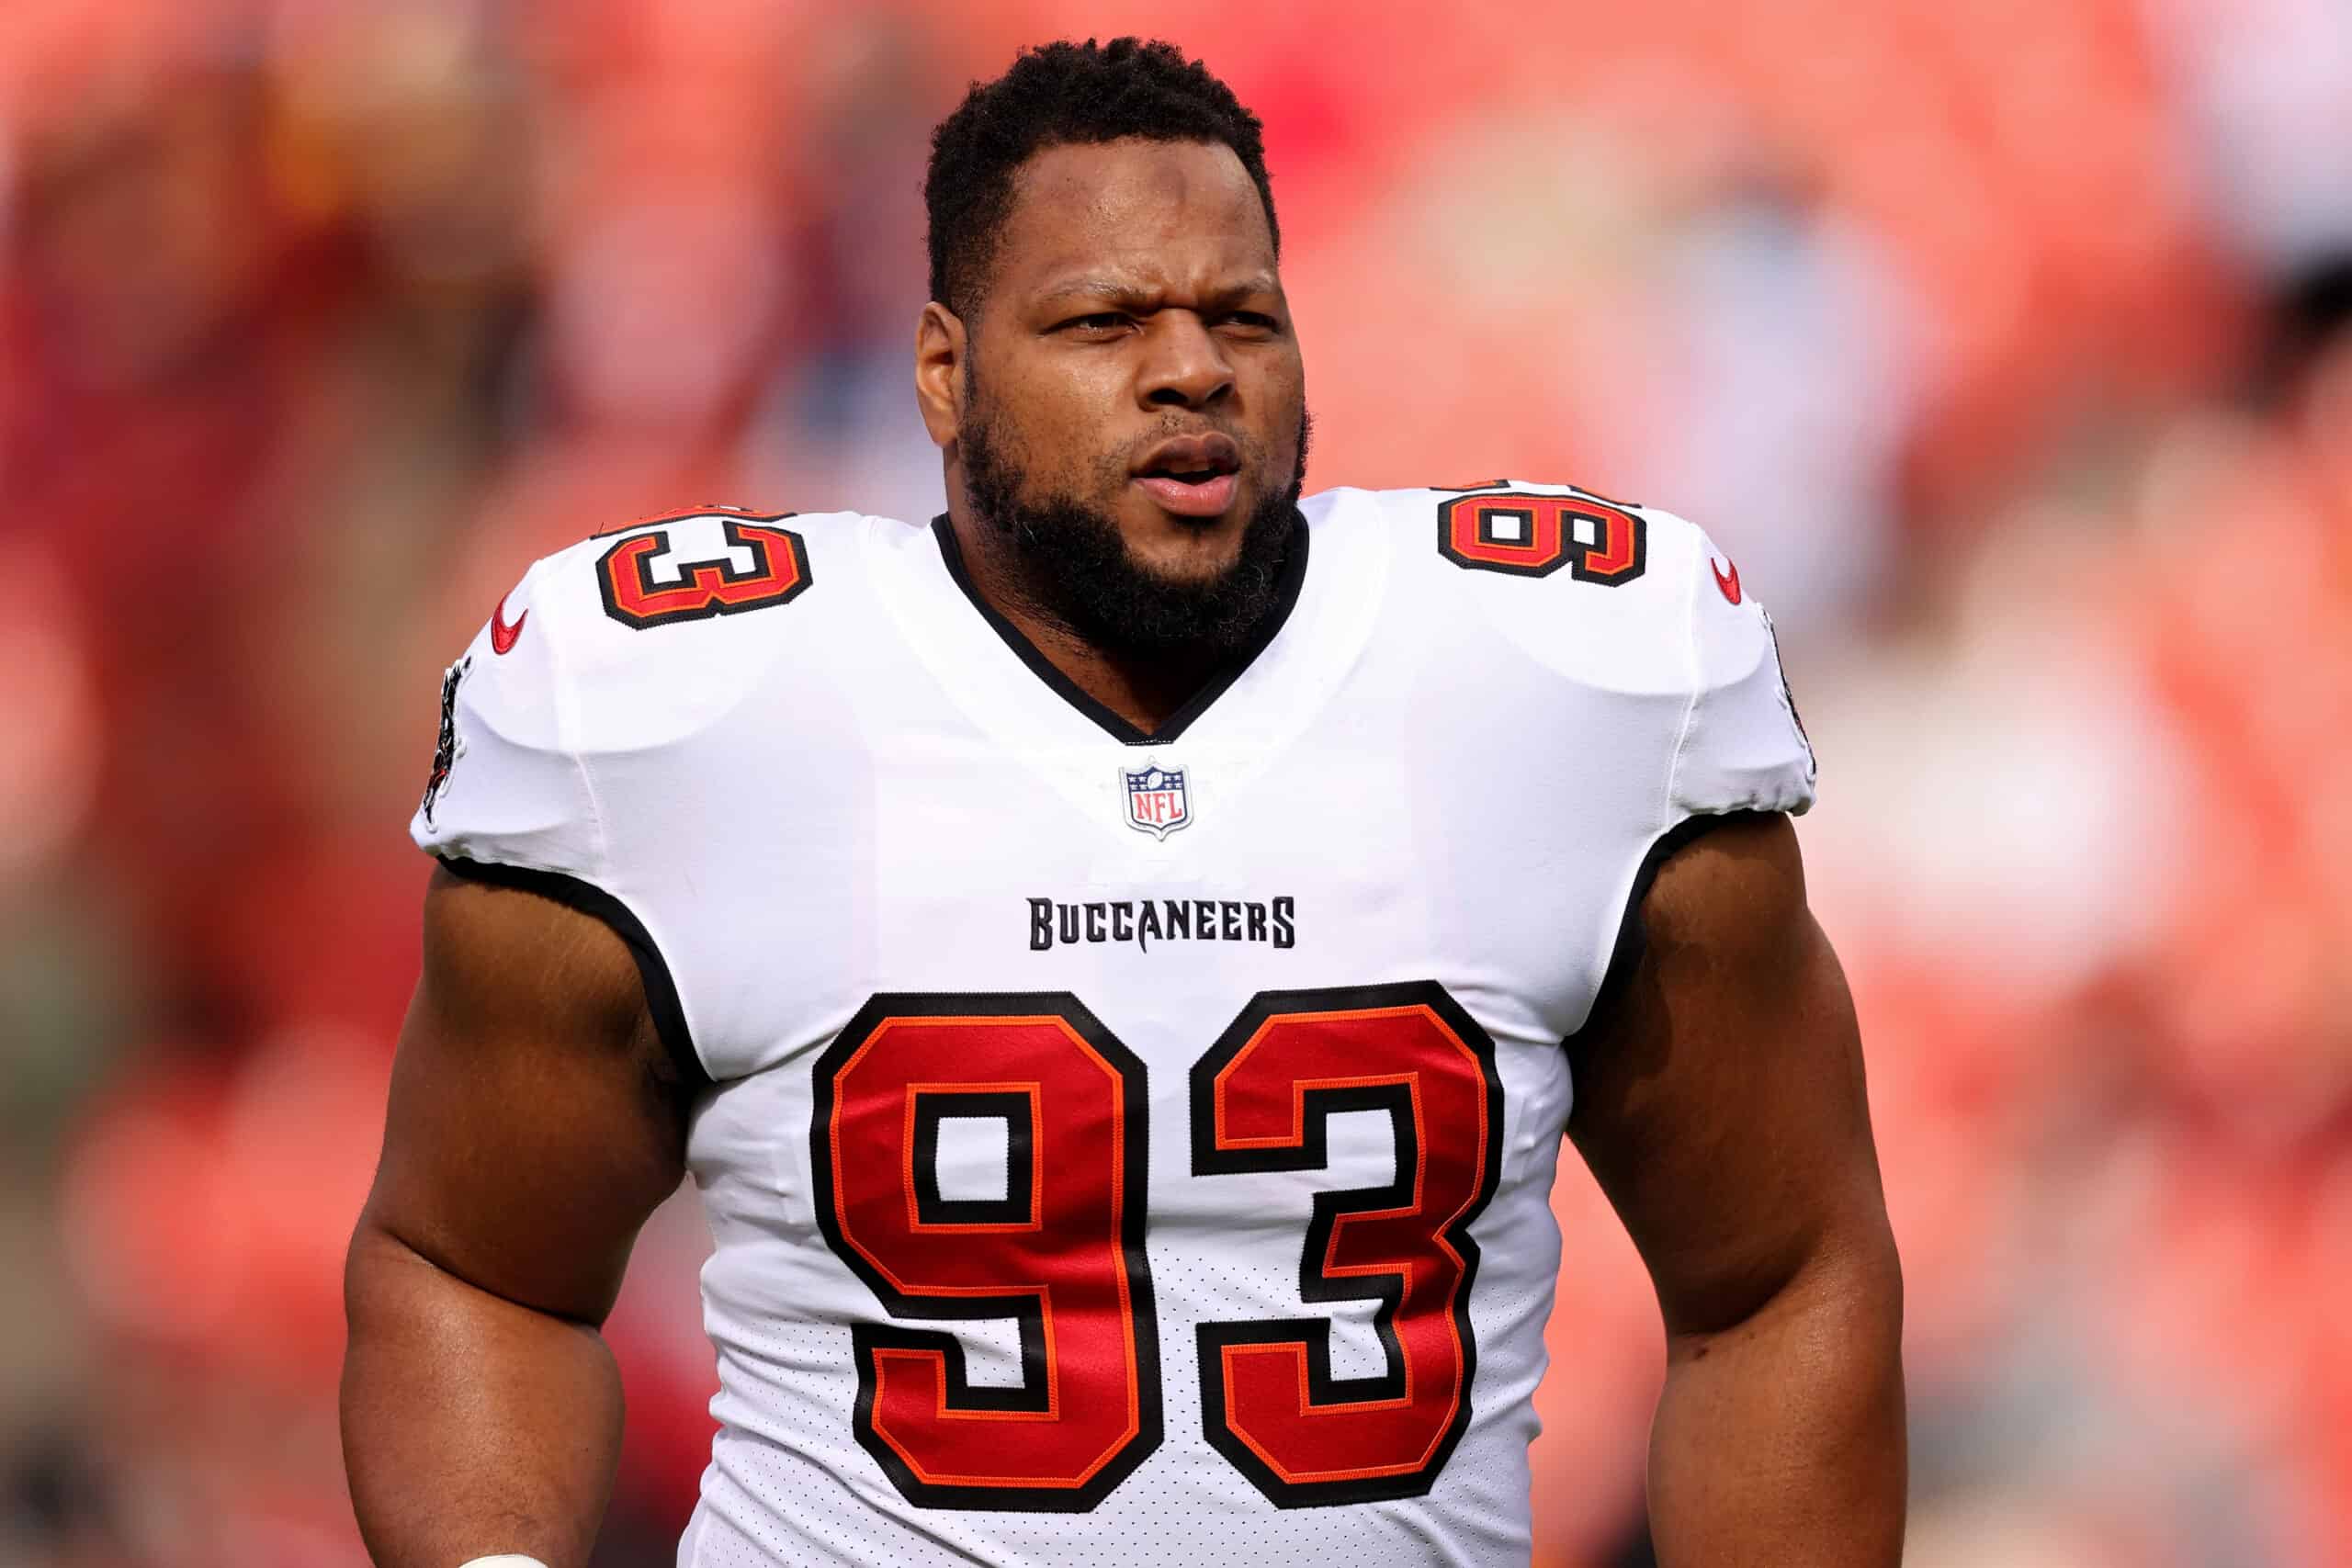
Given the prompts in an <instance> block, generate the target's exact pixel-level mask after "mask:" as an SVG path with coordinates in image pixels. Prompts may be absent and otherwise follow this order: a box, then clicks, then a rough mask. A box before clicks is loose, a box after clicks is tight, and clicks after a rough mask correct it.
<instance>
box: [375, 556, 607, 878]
mask: <svg viewBox="0 0 2352 1568" xmlns="http://www.w3.org/2000/svg"><path fill="white" fill-rule="evenodd" d="M546 568H547V563H546V562H541V563H539V564H538V565H537V566H534V567H533V568H532V569H531V570H530V571H529V572H528V573H527V574H526V575H525V577H524V579H523V581H522V583H521V584H520V585H518V586H517V587H516V588H515V591H514V592H511V593H509V594H508V595H507V596H506V598H505V599H504V600H503V601H502V602H501V604H500V605H499V608H498V611H497V613H496V615H494V616H493V617H492V621H491V623H490V624H489V625H487V626H484V627H483V628H482V629H481V631H480V632H479V633H477V634H476V635H475V637H474V639H473V642H472V643H471V644H470V645H469V647H468V648H467V649H466V651H465V652H464V653H463V654H462V655H461V656H460V657H459V658H458V661H457V662H456V663H455V664H453V665H451V666H450V667H449V669H448V671H447V673H445V674H444V675H443V677H442V684H441V728H440V734H439V737H438V739H437V741H436V744H435V748H434V757H433V769H432V773H431V774H430V775H429V777H428V778H427V780H426V784H425V790H424V799H423V800H422V801H420V802H419V803H418V806H417V809H416V815H415V816H414V817H413V818H411V819H410V821H409V836H410V837H411V838H412V839H413V840H415V841H416V844H417V847H418V848H419V849H422V850H424V851H425V852H427V853H429V854H432V855H434V856H435V857H437V858H439V859H440V860H442V861H444V862H458V863H464V864H463V865H459V866H458V867H457V868H456V869H458V870H461V871H462V870H464V869H465V868H466V866H469V865H470V866H503V867H507V868H510V869H513V870H516V871H527V872H543V873H552V874H557V875H561V876H567V877H572V878H577V879H579V880H581V881H582V882H586V883H588V884H591V885H593V886H601V885H602V884H603V882H604V880H605V869H606V868H605V853H604V845H603V835H602V833H601V831H600V829H599V827H598V824H597V820H596V809H595V802H594V796H593V795H592V794H591V793H590V790H589V785H588V779H587V773H586V771H585V769H584V768H583V767H582V762H581V759H580V756H579V753H578V751H577V750H576V749H575V747H574V746H573V744H572V743H571V740H570V739H569V733H570V728H571V722H570V718H571V716H570V715H569V714H568V713H567V712H566V702H567V694H566V693H565V691H564V690H563V688H562V685H561V682H560V671H559V670H558V668H557V657H558V649H557V648H556V642H557V638H556V637H553V636H551V635H549V628H547V627H544V626H529V624H528V623H529V620H530V618H531V615H532V605H531V598H532V590H533V588H534V586H535V585H536V583H537V581H538V580H539V579H540V578H541V576H542V575H543V573H544V572H545V570H546ZM540 618H541V619H542V620H544V619H545V618H546V615H545V612H544V610H543V611H542V612H541V615H540ZM525 632H537V633H538V634H539V635H537V636H536V637H533V636H527V635H524V633H525ZM502 645H503V651H502Z"/></svg>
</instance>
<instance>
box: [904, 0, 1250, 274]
mask: <svg viewBox="0 0 2352 1568" xmlns="http://www.w3.org/2000/svg"><path fill="white" fill-rule="evenodd" d="M1126 137H1141V138H1143V139H1144V140H1146V141H1208V142H1217V143H1221V144H1223V145H1225V146H1227V147H1230V148H1232V149H1233V152H1234V155H1235V156H1236V157H1238V158H1239V159H1240V160H1241V166H1242V167H1243V168H1244V169H1247V170H1248V171H1249V172H1250V181H1251V182H1252V183H1253V184H1255V185H1256V186H1257V187H1258V199H1259V200H1260V201H1261V202H1263V203H1264V204H1265V208H1266V231H1267V233H1268V234H1269V235H1271V236H1272V239H1273V245H1274V254H1276V255H1277V256H1279V255H1280V254H1282V230H1281V229H1280V227H1279V226H1278V225H1277V224H1276V223H1275V221H1274V193H1273V188H1272V186H1271V185H1270V184H1269V183H1268V181H1267V178H1266V148H1265V142H1264V141H1263V140H1262V138H1261V127H1260V125H1259V123H1258V117H1257V116H1256V115H1254V114H1251V113H1250V111H1249V110H1248V109H1246V108H1244V107H1242V106H1241V100H1240V99H1238V98H1237V97H1235V96H1233V89H1232V88H1230V87H1228V86H1227V85H1225V84H1224V83H1223V82H1221V81H1219V80H1217V78H1216V74H1215V73H1212V72H1211V71H1210V70H1209V68H1208V67H1207V66H1206V65H1204V64H1203V63H1202V62H1199V61H1197V60H1191V61H1188V60H1186V59H1185V58H1184V54H1183V51H1182V50H1179V49H1178V48H1177V47H1176V46H1175V45H1174V44H1172V43H1165V42H1160V41H1158V40H1153V41H1150V42H1147V41H1145V40H1144V39H1135V38H1120V39H1112V40H1111V41H1110V42H1109V43H1107V44H1097V43H1096V42H1095V41H1094V40H1093V39H1087V40H1086V41H1085V42H1084V43H1070V42H1068V41H1063V42H1059V43H1049V44H1046V45H1044V46H1042V47H1040V48H1035V49H1024V50H1023V51H1021V53H1020V55H1019V56H1018V57H1017V58H1016V59H1015V60H1014V61H1013V62H1012V67H1011V69H1009V70H1007V71H1006V72H1005V73H1004V74H1003V75H1001V76H1000V77H998V78H997V79H996V80H995V81H993V82H975V83H973V84H972V87H971V90H970V91H969V92H967V93H966V94H965V95H964V101H963V103H962V104H960V105H958V106H957V107H956V112H955V113H953V114H951V115H949V116H948V117H947V118H945V119H943V120H941V121H940V122H939V126H938V129H937V130H933V132H932V133H931V172H930V174H929V175H927V176H926V177H925V179H924V181H923V192H922V196H923V208H924V210H925V211H926V212H927V214H928V215H929V217H930V220H931V297H932V298H933V299H936V300H938V301H939V302H940V303H941V304H943V305H944V306H946V307H947V308H948V309H949V310H953V311H955V312H956V314H957V315H959V316H962V317H964V318H965V319H967V321H968V320H969V319H970V318H971V315H972V313H973V311H974V310H977V309H978V305H979V303H980V299H981V297H982V296H983V294H984V293H985V291H986V290H985V285H986V282H987V279H988V274H989V265H990V264H991V263H992V262H993V261H994V260H995V254H996V246H997V240H998V237H999V234H1000V233H1001V231H1002V229H1003V227H1004V220H1005V219H1006V217H1007V216H1008V215H1010V213H1011V212H1012V180H1013V175H1015V173H1017V172H1018V171H1019V169H1020V167H1021V165H1022V164H1024V163H1027V162H1028V161H1029V159H1030V158H1032V157H1034V156H1035V155H1036V154H1037V153H1039V152H1044V151H1045V150H1046V148H1049V147H1060V146H1065V145H1069V144H1071V143H1079V144H1085V143H1091V142H1098V141H1120V140H1122V139H1124V138H1126Z"/></svg>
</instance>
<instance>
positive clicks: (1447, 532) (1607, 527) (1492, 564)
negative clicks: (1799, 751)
mask: <svg viewBox="0 0 2352 1568" xmlns="http://www.w3.org/2000/svg"><path fill="white" fill-rule="evenodd" d="M1302 509H1303V510H1304V511H1305V512H1306V515H1307V520H1308V523H1309V525H1310V526H1311V527H1313V528H1314V529H1315V530H1316V532H1317V536H1318V537H1317V543H1318V545H1320V544H1322V543H1323V542H1324V539H1325V538H1327V537H1328V539H1329V544H1330V547H1333V548H1336V549H1346V548H1349V547H1351V546H1350V543H1349V540H1350V537H1351V536H1361V534H1362V532H1363V531H1366V530H1377V531H1378V532H1379V533H1380V534H1381V535H1382V536H1384V539H1383V542H1384V545H1385V549H1386V551H1387V553H1388V554H1389V556H1390V558H1391V559H1392V560H1393V561H1394V562H1395V566H1394V568H1393V570H1392V574H1391V581H1392V597H1394V598H1395V599H1396V600H1397V604H1398V606H1399V608H1400V609H1401V610H1402V612H1403V613H1405V614H1406V615H1416V614H1421V613H1427V614H1429V615H1431V616H1432V618H1433V620H1434V619H1437V618H1443V617H1446V616H1458V617H1460V618H1461V619H1462V620H1463V621H1465V622H1467V623H1470V624H1474V625H1476V626H1481V627H1483V628H1485V629H1486V630H1487V631H1489V632H1491V633H1493V634H1496V635H1498V636H1500V637H1502V638H1504V639H1505V640H1506V641H1507V642H1508V643H1509V644H1510V645H1512V646H1513V647H1515V648H1517V649H1519V650H1520V651H1521V652H1522V653H1524V654H1525V655H1527V656H1529V657H1530V658H1532V660H1533V661H1534V662H1535V663H1536V664H1538V665H1540V666H1543V667H1545V668H1547V669H1549V670H1551V671H1553V672H1554V673H1555V674H1558V675H1563V676H1566V677H1568V678H1570V679H1572V680H1574V681H1577V682H1579V683H1584V684H1590V685H1599V686H1604V687H1611V688H1616V689H1623V690H1628V691H1634V692H1643V693H1647V692H1655V691H1659V690H1670V689H1675V688H1679V687H1682V686H1686V685H1687V684H1688V683H1689V682H1690V681H1691V615H1692V613H1693V610H1694V600H1695V593H1696V590H1697V589H1698V588H1699V587H1701V586H1703V585H1704V584H1705V583H1706V581H1708V580H1709V579H1710V575H1711V571H1710V569H1711V565H1713V563H1716V562H1721V563H1722V565H1721V566H1719V567H1716V568H1715V570H1713V574H1712V575H1713V581H1714V582H1715V583H1716V584H1717V591H1718V592H1724V593H1725V594H1726V595H1735V594H1736V593H1737V592H1738V588H1737V581H1736V569H1733V568H1731V567H1730V566H1729V564H1728V558H1724V557H1722V556H1720V554H1719V553H1718V552H1716V551H1715V549H1714V547H1713V545H1712V544H1710V543H1709V541H1708V539H1707V536H1706V535H1705V534H1704V533H1703V532H1702V530H1701V529H1700V528H1699V527H1698V526H1697V525H1695V524H1692V523H1691V522H1690V521H1688V520H1686V519H1684V518H1682V517H1679V516H1678V515H1676V514H1675V513H1671V512H1668V511H1665V510H1663V509H1661V508H1658V507H1656V506H1648V505H1643V504H1639V503H1636V502H1627V501H1622V500H1618V499H1615V498H1613V497H1611V496H1607V495H1603V494H1601V493H1600V492H1599V491H1593V490H1589V489H1587V488H1585V487H1583V486H1581V485H1576V484H1569V483H1558V482H1544V481H1537V480H1526V479H1495V480H1491V481H1488V482H1486V483H1482V484H1470V485H1427V486H1419V487H1410V488H1397V489H1388V490H1331V491H1323V492H1321V493H1319V494H1317V495H1315V496H1311V497H1308V498H1307V499H1306V501H1305V502H1302ZM1726 571H1728V572H1730V573H1731V576H1730V577H1729V578H1728V579H1726V578H1725V576H1724V573H1725V572H1726ZM1726 581H1728V583H1729V584H1730V585H1729V586H1728V587H1724V584H1725V583H1726ZM1731 602H1732V603H1735V604H1736V602H1737V601H1736V598H1735V599H1733V600H1732V601H1731Z"/></svg>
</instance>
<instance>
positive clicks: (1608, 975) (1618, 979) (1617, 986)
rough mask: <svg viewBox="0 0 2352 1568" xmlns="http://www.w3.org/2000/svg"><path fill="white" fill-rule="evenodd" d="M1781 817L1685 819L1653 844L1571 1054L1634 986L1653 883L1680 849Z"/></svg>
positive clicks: (1726, 814)
mask: <svg viewBox="0 0 2352 1568" xmlns="http://www.w3.org/2000/svg"><path fill="white" fill-rule="evenodd" d="M1778 815H1781V814H1780V813H1778V812H1770V811H1709V812H1701V813H1700V814H1698V815H1696V816H1692V817H1686V818H1683V819H1682V820H1681V821H1679V822H1677V823H1676V824H1675V825H1674V826H1673V827H1671V828H1668V829H1667V830H1666V831H1664V832H1663V833H1660V834H1659V835H1658V836H1657V838H1655V839H1653V840H1650V847H1649V849H1648V850H1647V851H1646V852H1645V853H1644V854H1643V856H1642V863H1641V864H1640V866H1639V867H1637V868H1636V869H1635V870H1634V886H1632V887H1631V888H1630V889H1628V890H1627V891H1626V894H1625V912H1624V913H1623V915H1621V916H1619V917H1618V920H1617V942H1616V945H1615V946H1614V947H1612V948H1611V949H1610V953H1609V966H1608V967H1607V968H1605V969H1603V970H1602V971H1601V972H1600V987H1598V988H1597V989H1596V990H1595V991H1594V992H1593V996H1592V1006H1591V1007H1589V1008H1588V1009H1586V1010H1585V1015H1584V1022H1583V1023H1582V1024H1581V1025H1580V1026H1579V1027H1578V1028H1577V1032H1575V1033H1574V1034H1571V1035H1569V1036H1568V1037H1567V1038H1566V1039H1565V1040H1563V1041H1561V1042H1560V1044H1561V1046H1562V1047H1563V1048H1564V1049H1566V1051H1567V1052H1568V1053H1569V1055H1571V1056H1573V1055H1576V1054H1577V1052H1578V1051H1580V1050H1581V1049H1582V1047H1583V1042H1584V1040H1585V1038H1586V1036H1588V1035H1589V1034H1591V1033H1593V1032H1596V1031H1597V1030H1599V1029H1600V1027H1601V1026H1602V1024H1603V1022H1604V1021H1605V1020H1606V1019H1607V1017H1608V1015H1609V1014H1610V1013H1611V1012H1612V1011H1614V1010H1615V1009H1616V1003H1617V999H1618V998H1620V997H1621V996H1623V994H1624V990H1625V987H1628V986H1630V985H1632V984H1633V983H1634V970H1635V969H1637V968H1639V967H1640V966H1641V962H1642V954H1643V953H1644V952H1645V951H1646V950H1647V948H1648V947H1649V930H1648V927H1647V926H1645V924H1644V923H1643V920H1642V902H1643V900H1644V899H1645V898H1647V897H1649V896H1650V885H1651V884H1652V883H1654V882H1656V881H1657V873H1658V868H1659V867H1660V866H1662V865H1664V864H1665V863H1667V860H1668V858H1669V857H1670V856H1672V855H1673V853H1674V852H1676V851H1677V850H1679V849H1682V848H1684V847H1686V846H1687V845H1689V844H1691V843H1692V842H1693V841H1695V840H1699V839H1702V838H1704V837H1706V836H1707V835H1708V834H1709V833H1712V832H1713V831H1714V830H1715V829H1718V828H1721V827H1723V826H1724V825H1725V824H1727V823H1732V822H1746V821H1751V820H1753V819H1755V818H1759V817H1772V816H1778Z"/></svg>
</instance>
